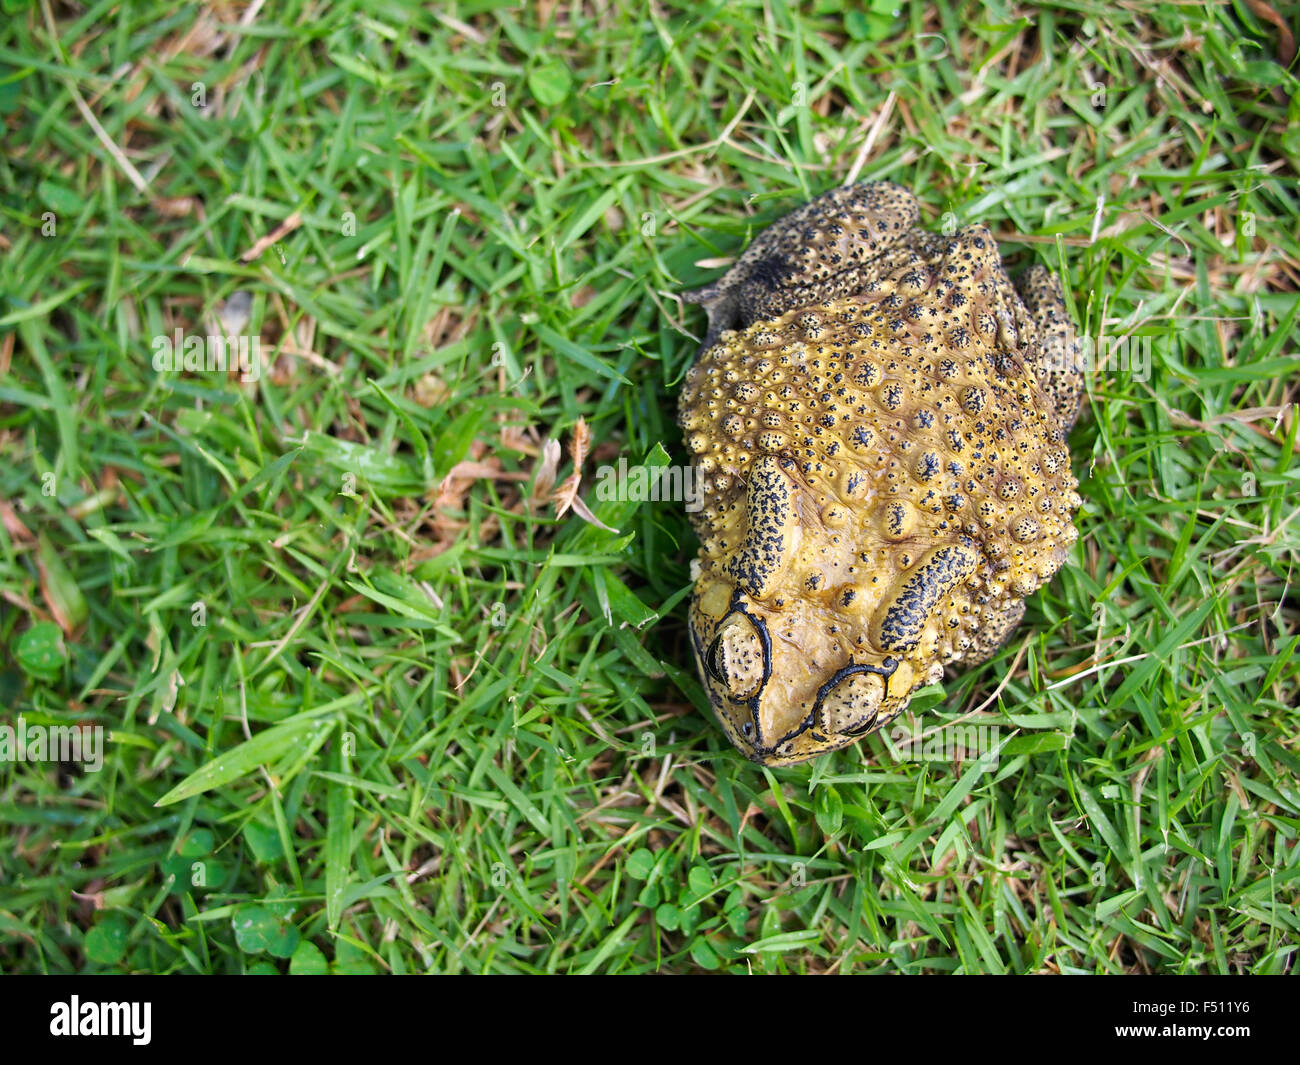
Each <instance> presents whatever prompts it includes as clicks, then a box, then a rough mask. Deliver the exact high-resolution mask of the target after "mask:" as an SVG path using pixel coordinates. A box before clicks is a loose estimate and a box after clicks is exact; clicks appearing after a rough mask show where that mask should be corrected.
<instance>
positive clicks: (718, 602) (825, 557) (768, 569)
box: [679, 182, 1082, 765]
mask: <svg viewBox="0 0 1300 1065" xmlns="http://www.w3.org/2000/svg"><path fill="white" fill-rule="evenodd" d="M918 216H919V211H918V208H917V204H916V201H915V199H914V198H913V197H912V195H911V194H910V193H909V192H907V191H906V190H905V189H902V188H900V187H898V186H896V185H892V184H888V183H883V182H877V183H864V184H860V185H855V186H852V187H850V188H841V189H836V190H834V191H832V192H830V193H827V194H826V195H824V196H822V197H820V198H818V199H817V200H815V201H813V202H812V203H810V204H808V205H806V206H805V207H803V208H801V209H799V210H798V211H795V212H793V213H792V214H790V215H788V216H787V217H786V218H784V219H782V220H781V221H780V222H778V223H776V224H775V225H773V226H771V227H770V228H769V229H767V230H766V231H765V232H764V233H762V234H761V235H760V236H759V237H758V238H757V239H756V240H755V241H754V242H753V244H752V245H751V246H750V248H749V249H748V250H747V251H746V252H745V254H744V255H743V256H742V257H741V258H740V259H739V260H738V261H737V262H736V264H735V265H734V266H733V267H732V268H731V270H730V271H728V273H727V274H726V275H725V276H724V277H723V278H722V279H721V280H719V281H718V282H717V283H716V284H714V285H711V286H709V287H708V288H706V289H703V290H701V291H700V292H698V293H695V294H693V297H692V298H694V299H695V300H696V301H697V302H700V303H703V304H704V306H705V307H706V309H707V311H708V313H709V322H710V332H709V336H708V339H707V340H706V342H705V345H704V346H703V347H702V348H701V351H700V354H699V355H698V357H697V359H696V362H695V365H694V366H692V367H691V369H690V371H689V372H688V374H687V377H686V383H685V386H684V388H683V390H682V394H681V403H680V415H679V417H680V422H681V425H682V428H683V430H684V433H685V438H686V442H687V446H688V447H689V449H690V451H691V453H692V455H693V456H694V462H695V464H696V466H697V469H698V471H699V474H700V477H701V483H702V486H703V491H704V499H705V503H704V506H703V508H702V510H701V511H700V512H699V513H698V514H696V515H694V521H695V524H696V530H697V532H698V533H699V536H700V540H701V552H700V563H701V572H700V576H699V580H698V582H697V584H696V587H695V593H694V596H693V598H692V603H691V611H690V627H691V637H692V641H693V643H694V646H695V651H696V656H697V659H698V662H699V666H700V675H701V677H702V678H703V681H704V685H705V688H706V689H707V691H708V693H709V699H710V701H711V702H712V704H713V707H714V710H715V711H716V713H717V716H718V718H719V720H720V721H721V723H722V725H723V727H724V729H725V730H726V731H727V734H728V735H729V736H730V737H731V739H732V741H733V742H734V743H735V744H736V746H737V747H739V748H740V750H741V751H743V752H744V753H745V754H746V755H747V756H748V757H750V758H752V759H754V760H755V761H758V762H762V763H765V764H768V765H785V764H789V763H792V762H798V761H801V760H803V759H806V758H809V757H812V756H813V755H815V754H819V753H821V752H823V751H828V750H833V749H835V748H837V747H842V746H844V745H845V744H848V743H851V742H852V741H853V740H855V739H857V738H858V737H860V736H862V735H865V734H866V733H868V732H870V731H872V730H874V729H876V728H880V727H881V726H883V725H885V724H887V723H888V722H889V721H890V720H891V719H892V718H893V717H895V716H896V715H897V714H898V713H900V712H901V711H902V710H903V709H904V708H905V707H906V706H907V703H908V701H909V700H910V698H911V696H912V693H913V692H914V691H915V690H916V689H917V688H919V687H921V686H923V685H925V684H927V683H933V682H936V681H938V680H940V679H941V678H942V676H943V672H944V666H945V665H946V664H950V663H952V664H955V663H963V662H965V663H973V662H978V661H982V660H983V659H984V658H987V657H988V656H989V655H990V654H992V653H993V652H994V651H995V650H996V649H997V647H998V646H999V645H1000V644H1001V643H1002V642H1003V641H1004V640H1005V639H1006V638H1007V636H1008V635H1009V634H1010V632H1011V631H1012V630H1013V629H1014V628H1015V626H1016V625H1017V623H1018V622H1019V621H1020V618H1021V616H1022V615H1023V613H1024V599H1025V597H1026V596H1027V595H1030V594H1031V593H1032V592H1033V591H1034V590H1035V589H1037V588H1038V587H1039V586H1040V585H1042V584H1043V583H1044V582H1045V581H1047V580H1048V579H1049V578H1050V577H1051V576H1052V574H1053V573H1055V572H1056V570H1057V569H1058V568H1060V566H1061V564H1062V563H1063V562H1064V560H1065V557H1066V555H1067V553H1068V551H1069V548H1070V545H1071V544H1073V543H1074V541H1075V539H1076V538H1077V536H1078V533H1077V531H1076V529H1075V527H1074V525H1073V523H1072V518H1073V515H1074V512H1075V510H1076V509H1077V507H1078V506H1079V502H1080V500H1079V496H1078V493H1077V492H1076V488H1077V482H1076V480H1075V478H1074V476H1073V474H1072V473H1071V470H1070V455H1069V451H1068V450H1067V448H1066V442H1065V433H1066V431H1067V430H1068V428H1069V427H1070V425H1071V424H1072V423H1073V421H1074V418H1075V416H1076V414H1077V411H1078V406H1079V400H1080V395H1081V388H1082V377H1081V375H1080V372H1079V366H1078V344H1077V342H1076V340H1075V337H1074V333H1073V329H1072V327H1071V326H1070V323H1069V320H1068V317H1067V315H1066V313H1065V307H1064V303H1063V301H1062V298H1061V291H1060V287H1059V285H1058V284H1057V282H1056V280H1055V278H1053V277H1052V275H1050V274H1049V273H1048V272H1047V271H1046V270H1043V269H1042V268H1035V269H1034V270H1031V271H1030V272H1029V273H1028V274H1027V275H1025V277H1024V279H1023V280H1022V283H1021V287H1020V290H1019V291H1018V290H1017V288H1016V287H1015V286H1013V285H1012V283H1011V282H1010V280H1009V279H1008V278H1007V276H1006V273H1005V272H1004V271H1003V268H1002V261H1001V257H1000V255H999V252H998V248H997V244H996V242H995V241H994V240H993V238H992V236H991V235H990V234H989V232H988V230H987V229H985V228H984V227H983V226H973V227H971V228H968V229H964V230H961V231H959V232H958V233H956V234H955V235H954V236H952V237H951V238H948V237H941V236H937V235H935V234H931V233H927V232H925V231H923V230H919V229H917V228H915V225H916V221H917V218H918Z"/></svg>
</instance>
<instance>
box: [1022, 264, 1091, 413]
mask: <svg viewBox="0 0 1300 1065" xmlns="http://www.w3.org/2000/svg"><path fill="white" fill-rule="evenodd" d="M1016 290H1017V291H1018V292H1019V293H1020V298H1021V299H1022V300H1024V303H1025V309H1026V310H1028V312H1029V316H1030V318H1032V319H1033V321H1034V324H1035V325H1036V326H1037V327H1038V336H1039V345H1038V349H1039V350H1038V352H1037V354H1036V355H1031V357H1030V358H1029V359H1028V360H1027V361H1028V362H1029V363H1030V364H1031V365H1032V366H1033V368H1034V371H1035V372H1036V373H1037V375H1038V383H1039V386H1040V387H1041V388H1042V390H1043V392H1044V393H1045V394H1046V395H1047V397H1048V398H1049V399H1050V400H1051V401H1052V406H1053V407H1054V408H1055V409H1056V413H1057V417H1059V418H1060V421H1061V428H1062V429H1069V428H1070V426H1072V425H1073V424H1074V421H1075V419H1076V418H1077V417H1078V416H1079V404H1080V401H1081V400H1082V399H1083V350H1082V346H1081V345H1080V343H1079V338H1078V336H1077V335H1076V334H1075V332H1074V326H1073V325H1072V324H1071V322H1070V317H1069V315H1068V314H1066V313H1065V297H1064V295H1063V294H1062V292H1061V283H1060V281H1058V280H1057V277H1056V275H1055V274H1053V273H1052V272H1051V271H1050V270H1048V269H1047V268H1046V267H1045V266H1034V267H1032V268H1030V269H1029V270H1028V271H1027V272H1026V273H1024V274H1023V275H1021V277H1020V278H1019V279H1018V280H1017V281H1016Z"/></svg>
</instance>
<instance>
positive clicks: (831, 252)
mask: <svg viewBox="0 0 1300 1065" xmlns="http://www.w3.org/2000/svg"><path fill="white" fill-rule="evenodd" d="M919 219H920V208H919V206H918V205H917V202H916V198H915V197H914V196H913V195H912V194H911V193H910V192H908V191H907V189H905V188H903V187H902V186H901V185H895V184H894V183H893V182H890V181H860V182H858V183H857V184H856V185H848V186H841V187H839V188H835V189H831V190H830V191H829V192H826V193H823V194H822V195H821V196H818V197H817V198H816V199H815V200H812V201H810V202H809V203H806V204H804V206H802V207H800V208H798V209H797V210H794V211H791V212H790V213H789V214H787V215H785V216H784V217H783V218H781V219H779V220H778V221H776V222H774V223H773V224H772V225H770V226H768V227H767V228H766V229H765V230H763V232H762V233H760V234H759V235H758V236H757V237H756V238H755V239H754V240H753V241H752V242H751V243H750V245H749V247H748V248H747V249H746V250H745V253H744V254H743V255H741V257H740V258H739V259H738V260H736V262H735V263H734V264H733V265H732V267H731V269H730V270H728V271H727V272H726V273H725V274H723V275H722V277H720V278H719V279H718V280H717V281H715V282H714V283H713V284H712V285H708V286H706V287H704V288H701V289H697V290H695V291H694V292H688V293H686V294H685V295H684V296H683V297H682V298H683V299H685V300H686V302H688V303H699V304H701V305H702V306H703V307H704V309H705V311H707V312H708V315H709V331H708V334H707V335H706V336H705V338H704V343H703V345H702V346H701V349H700V350H704V349H705V348H709V347H712V346H713V344H714V343H715V342H716V341H717V339H718V337H719V335H720V334H721V333H722V332H723V331H724V330H727V329H744V328H746V327H747V326H751V325H753V324H754V323H755V322H760V321H768V320H770V319H773V318H779V317H780V316H781V315H783V314H785V313H786V312H787V311H791V310H795V309H797V308H811V307H815V306H816V305H817V304H819V303H821V302H822V301H823V300H828V299H835V298H840V297H844V296H849V295H852V294H853V293H854V292H857V291H858V290H859V289H860V288H861V287H862V285H863V284H864V283H865V282H866V281H867V280H869V278H868V277H867V276H866V272H865V271H864V270H863V267H864V266H865V264H867V263H869V262H870V261H871V260H872V259H874V258H876V257H877V256H879V255H881V254H882V253H883V252H886V251H888V250H890V249H891V248H894V247H897V246H898V245H900V244H902V243H903V242H904V241H905V240H906V239H907V237H908V234H909V233H910V232H911V231H912V230H913V229H914V228H915V226H916V224H917V222H918V220H919Z"/></svg>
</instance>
